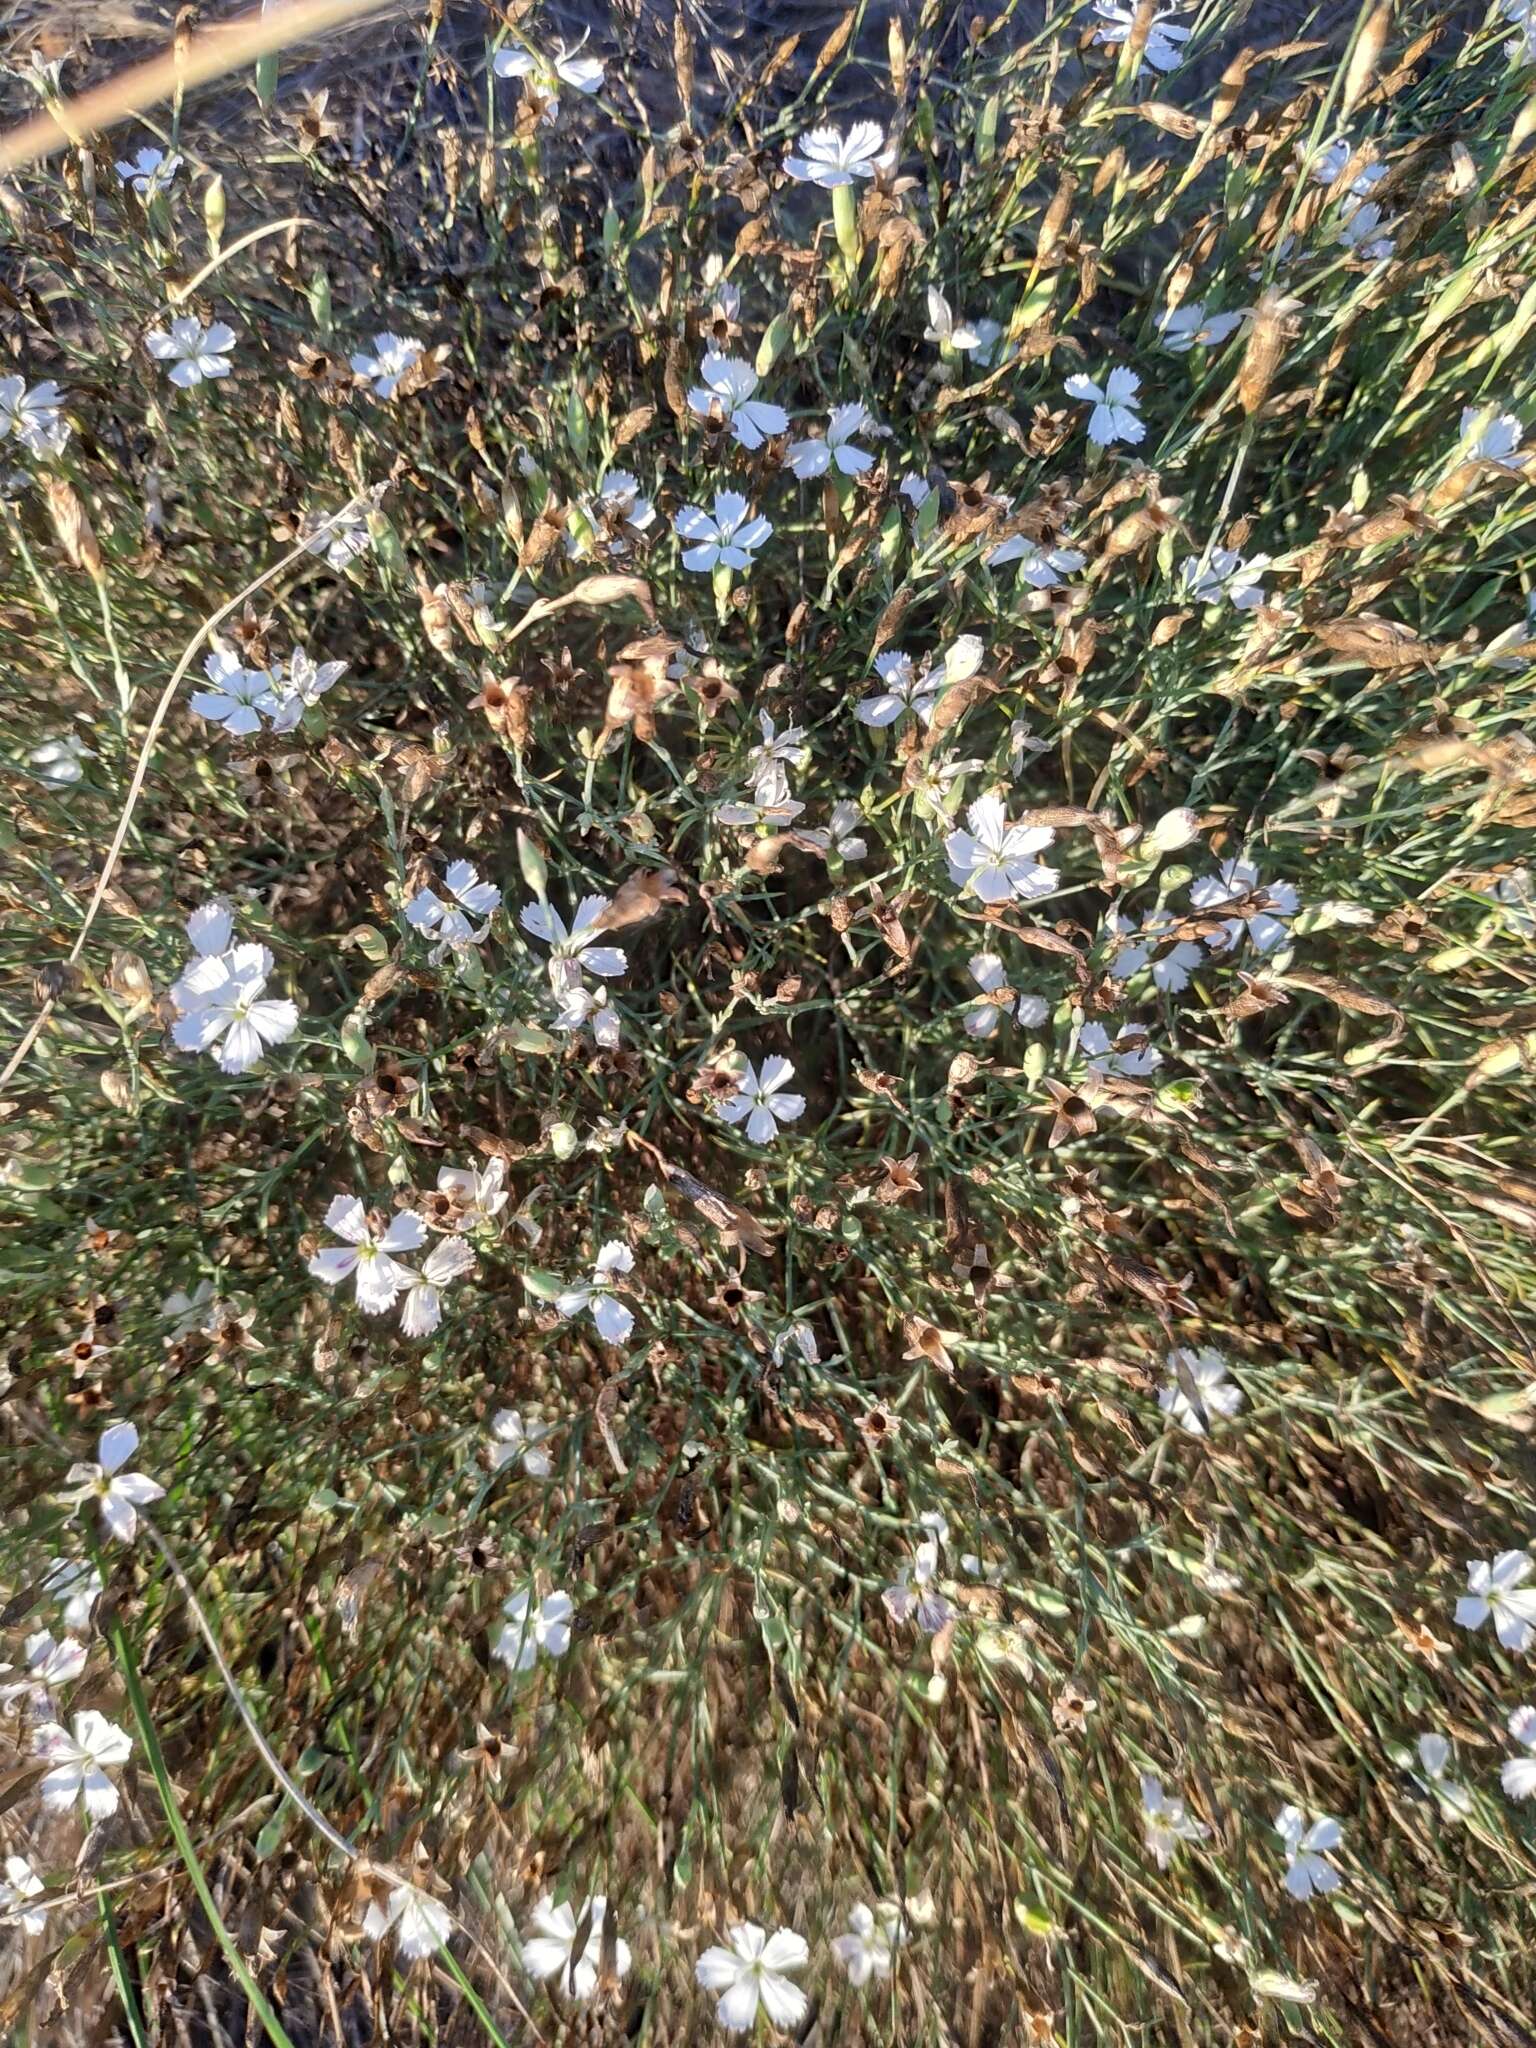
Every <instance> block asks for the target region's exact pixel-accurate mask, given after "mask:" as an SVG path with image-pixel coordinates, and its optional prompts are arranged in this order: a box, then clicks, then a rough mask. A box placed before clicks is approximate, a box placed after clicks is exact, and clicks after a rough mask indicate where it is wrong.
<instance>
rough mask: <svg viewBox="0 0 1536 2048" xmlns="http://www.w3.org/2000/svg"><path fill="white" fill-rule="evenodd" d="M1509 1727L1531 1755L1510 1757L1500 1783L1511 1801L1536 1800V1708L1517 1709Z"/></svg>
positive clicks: (1500, 1775)
mask: <svg viewBox="0 0 1536 2048" xmlns="http://www.w3.org/2000/svg"><path fill="white" fill-rule="evenodd" d="M1508 1727H1509V1732H1510V1734H1511V1735H1512V1736H1513V1737H1514V1738H1515V1740H1516V1742H1518V1743H1519V1745H1520V1747H1521V1748H1522V1749H1524V1750H1528V1751H1529V1752H1530V1754H1529V1755H1527V1756H1512V1757H1510V1758H1509V1760H1508V1761H1507V1762H1506V1763H1505V1765H1504V1768H1503V1770H1502V1771H1501V1772H1500V1773H1499V1783H1500V1784H1501V1785H1502V1786H1503V1787H1504V1790H1505V1792H1506V1793H1507V1794H1508V1795H1509V1797H1510V1798H1511V1799H1536V1707H1516V1708H1515V1711H1514V1712H1513V1713H1512V1714H1511V1715H1510V1717H1509V1722H1508Z"/></svg>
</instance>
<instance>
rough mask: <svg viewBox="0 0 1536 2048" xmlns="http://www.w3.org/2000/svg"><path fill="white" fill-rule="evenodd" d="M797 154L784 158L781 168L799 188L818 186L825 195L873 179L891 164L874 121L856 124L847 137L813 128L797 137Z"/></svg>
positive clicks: (856, 122)
mask: <svg viewBox="0 0 1536 2048" xmlns="http://www.w3.org/2000/svg"><path fill="white" fill-rule="evenodd" d="M799 148H800V154H799V155H798V156H792V155H788V154H786V156H785V158H784V168H785V170H786V171H787V172H788V174H789V175H790V177H792V178H794V179H797V180H798V181H799V182H800V183H801V184H811V185H820V186H821V188H822V190H823V191H824V192H830V191H832V190H834V188H835V187H837V186H838V185H851V184H852V183H853V182H854V180H855V179H856V178H872V177H874V175H875V173H876V172H877V171H882V170H885V169H887V168H888V167H889V165H890V164H891V163H892V162H893V161H894V152H891V151H888V150H886V146H885V134H884V131H883V130H882V129H881V128H880V126H879V124H878V123H877V122H874V121H855V123H854V124H853V126H852V127H851V128H850V129H849V130H848V132H847V134H846V135H845V134H843V132H842V130H841V129H838V128H812V129H809V130H808V131H807V132H806V133H805V134H804V135H802V136H801V137H800V143H799Z"/></svg>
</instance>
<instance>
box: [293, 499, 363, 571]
mask: <svg viewBox="0 0 1536 2048" xmlns="http://www.w3.org/2000/svg"><path fill="white" fill-rule="evenodd" d="M300 532H301V533H302V534H303V536H304V545H305V547H306V548H307V549H308V551H309V552H310V554H312V555H324V557H325V559H326V560H327V562H329V563H330V565H331V567H332V568H333V569H345V568H346V566H347V564H348V563H349V562H355V561H356V560H357V558H358V556H359V555H365V554H367V552H368V550H369V548H370V547H372V545H373V536H372V534H371V533H370V532H369V531H368V521H367V520H366V518H364V516H363V514H362V513H361V512H358V511H343V512H338V513H335V514H332V515H327V514H325V513H322V512H311V513H308V514H306V515H305V518H304V520H303V522H302V524H301V527H300Z"/></svg>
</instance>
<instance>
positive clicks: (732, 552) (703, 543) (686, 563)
mask: <svg viewBox="0 0 1536 2048" xmlns="http://www.w3.org/2000/svg"><path fill="white" fill-rule="evenodd" d="M672 527H673V531H674V532H675V533H676V534H677V536H678V538H679V539H680V540H688V541H692V542H693V546H692V547H690V548H686V549H684V551H683V567H684V568H685V569H695V570H701V571H703V572H705V573H706V574H707V573H708V572H709V571H710V570H711V569H715V568H717V567H722V566H723V567H725V568H727V569H750V568H751V566H752V556H753V552H754V551H755V550H756V549H757V548H760V547H761V546H762V544H763V542H764V541H765V540H767V538H768V536H769V535H770V534H771V533H772V532H773V526H772V524H771V522H770V521H768V520H766V519H763V518H760V517H759V516H758V514H757V513H755V512H753V511H752V510H751V509H750V507H749V506H748V504H747V501H746V499H745V498H744V497H743V496H742V495H741V493H740V492H739V491H716V493H715V509H714V513H713V515H711V514H710V513H708V512H706V511H705V510H704V508H703V506H702V505H685V506H684V507H683V509H682V510H681V511H680V512H678V513H677V514H676V515H675V516H674V517H673V520H672Z"/></svg>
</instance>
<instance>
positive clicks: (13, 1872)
mask: <svg viewBox="0 0 1536 2048" xmlns="http://www.w3.org/2000/svg"><path fill="white" fill-rule="evenodd" d="M43 1889H44V1886H43V1880H42V1879H41V1878H40V1877H39V1876H38V1874H37V1872H36V1871H35V1870H34V1869H33V1868H32V1866H31V1864H30V1863H29V1862H28V1861H27V1859H26V1857H25V1856H7V1857H6V1859H5V1882H4V1883H3V1884H0V1927H15V1926H20V1928H21V1931H22V1933H23V1934H34V1935H36V1934H41V1933H42V1932H43V1930H44V1928H45V1927H46V1926H47V1925H48V1908H47V1907H46V1906H31V1907H29V1906H28V1905H27V1900H28V1899H35V1898H36V1897H37V1895H38V1894H39V1892H41V1891H42V1890H43Z"/></svg>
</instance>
